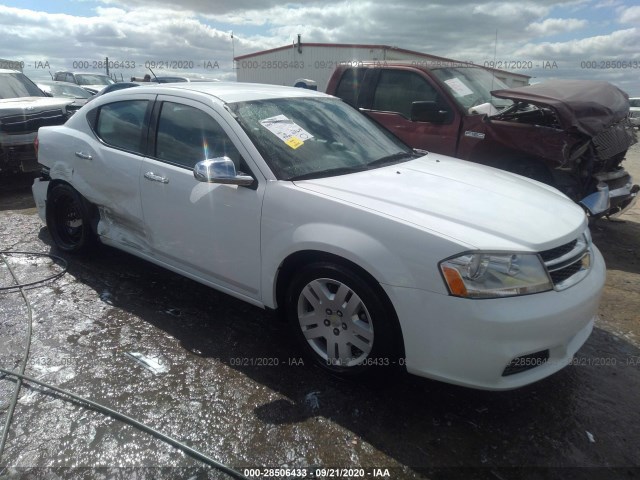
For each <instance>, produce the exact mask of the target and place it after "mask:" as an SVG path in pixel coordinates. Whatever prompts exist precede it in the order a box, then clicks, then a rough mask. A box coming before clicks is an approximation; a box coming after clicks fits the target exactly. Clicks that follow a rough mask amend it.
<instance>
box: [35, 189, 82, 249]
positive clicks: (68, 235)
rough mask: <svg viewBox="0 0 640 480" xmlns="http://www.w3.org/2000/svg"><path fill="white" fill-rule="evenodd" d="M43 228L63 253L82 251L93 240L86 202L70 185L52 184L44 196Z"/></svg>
mask: <svg viewBox="0 0 640 480" xmlns="http://www.w3.org/2000/svg"><path fill="white" fill-rule="evenodd" d="M46 217H47V228H48V229H49V232H50V233H51V237H52V238H53V241H54V243H55V244H56V246H57V247H58V248H59V249H60V250H63V251H65V252H70V253H79V252H83V251H86V250H87V249H88V248H89V247H90V246H91V245H92V243H93V231H92V230H91V225H90V216H89V209H88V205H87V202H86V201H85V200H84V199H83V198H82V196H81V195H80V194H79V193H78V192H77V191H76V190H75V189H74V188H73V187H71V186H70V185H66V184H59V185H55V186H54V187H53V188H52V189H51V191H50V192H49V194H48V195H47V214H46Z"/></svg>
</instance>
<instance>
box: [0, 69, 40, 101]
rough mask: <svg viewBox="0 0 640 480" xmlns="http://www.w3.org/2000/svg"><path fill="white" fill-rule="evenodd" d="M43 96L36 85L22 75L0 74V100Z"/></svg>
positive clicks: (16, 73)
mask: <svg viewBox="0 0 640 480" xmlns="http://www.w3.org/2000/svg"><path fill="white" fill-rule="evenodd" d="M45 96H46V95H45V94H44V93H42V91H41V90H40V89H39V88H38V87H37V86H36V84H35V83H33V82H32V81H31V80H29V79H28V78H27V77H26V76H25V75H23V74H22V73H19V72H15V73H0V98H20V97H45Z"/></svg>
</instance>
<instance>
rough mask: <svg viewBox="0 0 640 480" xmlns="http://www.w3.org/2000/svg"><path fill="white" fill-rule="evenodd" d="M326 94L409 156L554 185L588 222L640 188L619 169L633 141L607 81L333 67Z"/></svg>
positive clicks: (398, 66)
mask: <svg viewBox="0 0 640 480" xmlns="http://www.w3.org/2000/svg"><path fill="white" fill-rule="evenodd" d="M327 93H329V94H331V95H336V96H338V97H340V98H342V99H343V100H344V101H345V102H347V103H349V104H350V105H352V106H354V107H355V108H358V109H360V111H362V112H363V113H364V114H366V115H367V116H369V117H370V118H372V119H373V120H375V121H376V122H378V123H379V124H381V125H382V126H384V127H385V128H387V129H388V130H389V131H391V132H393V133H394V134H395V135H397V136H398V137H399V138H401V139H402V140H404V141H405V142H407V143H408V144H409V145H410V146H412V147H414V148H419V149H423V150H427V151H430V152H436V153H442V154H445V155H451V156H454V157H457V158H462V159H465V160H470V161H472V162H476V163H481V164H484V165H490V166H493V167H497V168H500V169H503V170H507V171H510V172H514V173H518V174H520V175H524V176H526V177H529V178H533V179H535V180H538V181H541V182H543V183H546V184H548V185H551V186H554V187H556V188H558V189H559V190H561V191H562V192H563V193H565V194H566V195H567V196H568V197H569V198H571V199H573V200H574V201H575V202H578V203H580V204H581V205H582V206H583V207H584V208H585V209H586V210H587V211H588V212H589V214H590V215H592V216H605V215H606V216H611V215H617V214H620V213H622V212H623V211H624V210H625V209H628V208H630V207H631V206H632V205H633V203H634V202H635V201H636V200H637V195H638V191H639V190H640V187H639V186H638V185H636V184H634V183H633V179H632V178H631V176H630V175H629V174H628V173H627V172H626V171H625V169H624V168H623V167H622V162H623V160H624V158H625V154H626V152H627V149H628V148H629V147H630V146H631V145H633V144H634V143H636V142H637V138H636V133H635V131H634V130H633V127H632V123H631V122H636V120H634V119H635V118H637V117H635V115H636V114H635V113H632V115H634V116H633V117H632V118H631V120H630V119H629V100H628V97H627V95H626V93H624V92H622V91H621V90H619V89H618V88H616V87H615V86H613V85H611V84H609V83H607V82H596V81H579V80H564V81H563V80H556V81H546V82H543V83H540V84H537V85H530V86H526V87H519V88H508V87H507V86H506V85H504V84H503V83H502V82H501V81H500V80H498V79H497V78H495V76H494V75H493V74H492V73H491V72H490V70H487V69H484V68H480V67H476V66H464V65H461V66H457V67H433V68H430V67H428V66H426V65H415V64H408V63H402V62H397V63H393V62H385V65H384V66H381V65H380V64H379V63H375V62H370V63H367V62H364V63H362V64H358V65H357V66H351V65H340V66H338V67H337V68H336V70H335V72H334V73H333V75H332V77H331V79H330V80H329V84H328V87H327Z"/></svg>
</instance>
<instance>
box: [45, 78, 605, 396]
mask: <svg viewBox="0 0 640 480" xmlns="http://www.w3.org/2000/svg"><path fill="white" fill-rule="evenodd" d="M38 145H39V151H38V159H39V162H40V163H41V164H42V165H43V167H44V170H43V174H42V177H41V178H39V179H37V180H36V181H35V182H34V185H33V194H34V198H35V201H36V205H37V208H38V212H39V214H40V217H41V218H42V219H43V221H45V222H46V224H47V226H48V229H49V231H50V233H51V236H52V238H53V240H54V242H55V243H56V245H57V246H58V248H60V249H62V250H64V251H67V252H78V251H83V250H86V249H89V248H91V246H92V244H93V243H94V242H95V241H96V240H98V241H100V242H102V243H104V244H107V245H111V246H113V247H116V248H119V249H122V250H124V251H126V252H129V253H131V254H133V255H136V256H139V257H141V258H143V259H146V260H148V261H151V262H153V263H156V264H158V265H161V266H163V267H166V268H168V269H170V270H173V271H175V272H178V273H180V274H182V275H185V276H187V277H189V278H192V279H194V280H196V281H199V282H202V283H204V284H206V285H209V286H211V287H213V288H216V289H218V290H220V291H223V292H226V293H228V294H230V295H233V296H235V297H237V298H240V299H242V300H245V301H247V302H249V303H252V304H254V305H257V306H259V307H262V308H269V309H278V310H279V311H281V312H282V313H283V314H284V315H285V316H286V318H287V319H288V322H289V324H290V326H291V328H292V329H293V333H294V336H295V338H296V339H297V342H298V344H299V348H300V349H302V351H303V352H304V353H305V355H306V356H307V357H308V358H309V359H310V360H312V361H313V362H315V363H317V364H318V365H320V366H322V367H323V368H325V369H327V370H329V371H331V372H333V373H335V374H340V375H345V376H353V375H359V374H366V373H372V374H374V375H375V374H376V373H377V372H378V371H379V370H380V369H396V368H406V369H407V370H408V371H409V372H410V373H413V374H416V375H421V376H426V377H431V378H435V379H440V380H443V381H446V382H451V383H455V384H460V385H467V386H471V387H476V388H485V389H509V388H515V387H519V386H522V385H526V384H529V383H531V382H534V381H537V380H540V379H542V378H544V377H546V376H548V375H550V374H552V373H554V372H556V371H557V370H559V369H561V368H563V367H564V366H565V365H567V364H569V363H570V361H571V359H572V357H573V355H574V354H575V352H576V351H577V350H578V349H579V348H580V346H581V345H582V344H583V343H584V342H585V341H586V339H587V338H588V336H589V334H590V332H591V330H592V328H593V324H594V319H595V316H596V312H597V307H598V302H599V298H600V294H601V292H602V288H603V284H604V278H605V265H604V261H603V259H602V256H601V255H600V253H599V251H598V249H597V248H596V246H595V245H593V244H592V242H591V237H590V235H589V229H588V222H587V218H586V216H585V213H584V212H583V210H582V209H581V208H580V207H579V206H578V205H577V204H575V203H574V202H573V201H571V200H570V199H569V198H567V197H566V196H565V195H563V194H562V193H560V192H559V191H558V190H556V189H555V188H552V187H550V186H547V185H544V184H542V183H539V182H536V181H533V180H529V179H526V178H523V177H521V176H518V175H514V174H512V173H509V172H506V171H503V170H497V169H494V168H489V167H485V166H482V165H478V164H474V163H471V162H467V161H463V160H458V159H454V158H451V157H447V156H444V155H440V154H436V153H428V154H426V152H420V151H415V150H413V149H411V148H410V147H408V146H407V145H406V144H405V143H403V142H402V141H400V140H399V139H397V138H396V137H395V136H393V135H391V134H390V133H389V132H388V131H386V130H385V129H383V128H381V127H380V126H378V125H377V124H376V123H374V122H373V121H371V120H370V119H368V118H367V117H366V116H364V115H361V114H360V113H359V112H358V111H356V110H355V109H353V108H352V107H350V106H349V105H347V104H346V103H344V102H342V101H340V100H339V99H336V98H334V97H331V96H328V95H325V94H322V93H317V92H313V91H310V90H302V89H297V88H287V87H278V86H267V85H258V84H238V83H222V82H220V83H210V84H204V83H203V84H198V83H182V84H173V85H166V86H165V85H155V86H141V87H136V88H128V89H125V90H121V91H118V92H113V93H111V94H109V95H104V96H101V97H98V98H96V99H94V100H93V101H92V102H90V103H89V104H88V105H86V106H85V107H84V108H83V109H81V110H80V111H79V112H78V113H76V114H75V115H74V116H73V117H72V118H70V119H69V120H68V121H67V122H66V124H64V125H59V126H48V127H43V128H41V129H40V131H39V135H38Z"/></svg>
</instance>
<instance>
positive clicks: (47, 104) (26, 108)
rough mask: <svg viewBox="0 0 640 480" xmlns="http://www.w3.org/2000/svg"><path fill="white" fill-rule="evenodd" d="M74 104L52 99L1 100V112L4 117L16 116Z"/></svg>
mask: <svg viewBox="0 0 640 480" xmlns="http://www.w3.org/2000/svg"><path fill="white" fill-rule="evenodd" d="M70 103H73V100H72V99H62V98H52V97H19V98H3V99H0V112H1V113H2V114H3V115H5V114H6V115H14V114H19V113H23V112H26V113H31V112H36V111H42V110H50V109H52V108H61V109H63V110H64V108H63V107H64V106H65V105H69V104H70Z"/></svg>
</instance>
